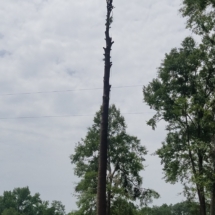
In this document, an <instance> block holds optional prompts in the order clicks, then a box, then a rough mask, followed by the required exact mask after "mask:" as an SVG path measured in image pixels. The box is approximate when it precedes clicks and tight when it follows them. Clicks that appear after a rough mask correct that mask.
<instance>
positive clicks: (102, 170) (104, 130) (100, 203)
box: [97, 0, 113, 215]
mask: <svg viewBox="0 0 215 215" xmlns="http://www.w3.org/2000/svg"><path fill="white" fill-rule="evenodd" d="M112 2H113V0H107V20H106V31H105V40H106V48H104V51H105V54H104V56H105V69H104V88H103V103H102V119H101V131H100V151H99V173H98V188H97V215H106V173H107V148H108V144H107V137H108V109H109V94H110V87H111V86H110V84H109V78H110V68H111V66H112V63H111V62H110V52H111V46H112V44H113V42H112V38H110V36H109V29H110V24H111V20H110V15H111V11H112V9H113V6H112Z"/></svg>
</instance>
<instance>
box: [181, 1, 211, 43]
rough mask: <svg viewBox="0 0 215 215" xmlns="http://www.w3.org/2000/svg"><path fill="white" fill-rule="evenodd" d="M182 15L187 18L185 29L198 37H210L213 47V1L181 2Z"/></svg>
mask: <svg viewBox="0 0 215 215" xmlns="http://www.w3.org/2000/svg"><path fill="white" fill-rule="evenodd" d="M180 11H181V13H182V15H183V16H184V17H186V18H187V27H188V28H190V29H191V30H193V31H194V32H195V33H196V34H198V35H203V36H207V37H210V36H211V37H210V38H211V39H212V43H213V45H215V40H214V33H213V35H210V33H211V32H213V31H214V27H215V1H214V0H183V7H182V8H181V9H180Z"/></svg>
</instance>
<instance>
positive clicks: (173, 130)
mask: <svg viewBox="0 0 215 215" xmlns="http://www.w3.org/2000/svg"><path fill="white" fill-rule="evenodd" d="M214 56H215V49H214V47H213V46H211V43H210V42H209V41H208V40H207V38H204V39H203V41H202V43H201V44H200V45H197V44H196V43H195V41H194V40H193V39H192V38H190V37H189V38H186V39H185V40H184V41H183V43H182V48H180V49H173V50H172V51H171V52H170V53H169V54H166V57H165V59H164V61H163V63H162V65H161V67H160V68H159V70H158V77H157V78H156V79H153V81H152V82H150V83H149V85H148V86H145V87H144V89H143V93H144V100H145V102H146V103H147V104H148V105H149V106H150V107H151V108H153V109H154V110H156V114H155V115H154V116H153V117H152V118H151V119H150V120H149V121H148V124H149V125H151V126H152V128H155V127H156V124H157V122H158V121H159V120H161V119H163V120H165V121H166V122H167V123H168V125H167V128H166V129H167V131H168V134H167V137H166V140H165V142H163V143H162V144H163V146H162V147H161V148H160V149H159V150H158V151H157V154H158V155H159V157H160V158H161V161H162V163H163V164H164V172H165V178H166V181H168V182H171V183H175V182H177V181H181V182H182V183H183V184H184V191H185V194H186V195H187V197H195V192H193V191H197V194H198V198H199V202H200V207H201V214H202V215H205V214H206V203H207V200H209V198H207V197H208V192H211V190H213V189H214V186H215V184H214V181H215V171H214V166H213V156H214V141H213V138H214V131H215V120H214V119H215V115H214V114H215V93H214V92H215V78H214V77H215V70H214V66H215V58H214ZM214 194H215V193H212V196H211V199H214ZM213 204H214V201H213V202H211V205H213Z"/></svg>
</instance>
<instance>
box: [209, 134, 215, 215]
mask: <svg viewBox="0 0 215 215" xmlns="http://www.w3.org/2000/svg"><path fill="white" fill-rule="evenodd" d="M211 157H212V164H213V174H215V136H213V140H212V156H211ZM210 214H211V215H215V182H214V183H213V184H212V190H211V204H210Z"/></svg>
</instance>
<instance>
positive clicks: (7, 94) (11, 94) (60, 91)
mask: <svg viewBox="0 0 215 215" xmlns="http://www.w3.org/2000/svg"><path fill="white" fill-rule="evenodd" d="M142 86H143V85H130V86H116V87H112V89H117V88H132V87H142ZM102 89H103V88H102V87H97V88H86V89H71V90H53V91H38V92H25V93H1V94H0V96H15V95H31V94H48V93H66V92H75V91H87V90H102Z"/></svg>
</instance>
